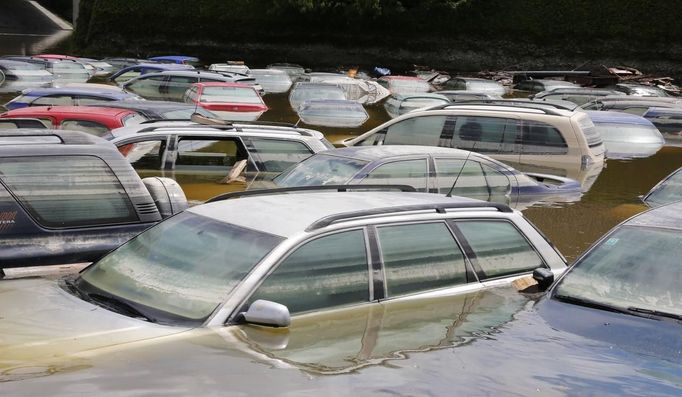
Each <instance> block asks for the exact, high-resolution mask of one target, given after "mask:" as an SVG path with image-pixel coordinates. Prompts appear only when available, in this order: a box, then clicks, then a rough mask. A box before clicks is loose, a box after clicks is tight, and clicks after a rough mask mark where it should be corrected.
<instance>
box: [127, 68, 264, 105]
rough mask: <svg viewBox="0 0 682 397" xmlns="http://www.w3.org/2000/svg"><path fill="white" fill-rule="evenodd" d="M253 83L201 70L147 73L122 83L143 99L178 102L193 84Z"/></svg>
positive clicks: (246, 79)
mask: <svg viewBox="0 0 682 397" xmlns="http://www.w3.org/2000/svg"><path fill="white" fill-rule="evenodd" d="M242 81H244V82H251V81H255V80H254V79H253V78H250V77H249V78H247V77H227V76H224V75H222V74H219V73H213V72H206V71H201V70H169V71H165V72H155V73H147V74H145V75H142V76H139V77H136V78H134V79H131V80H128V81H126V82H125V83H123V85H122V87H123V88H124V89H125V90H126V91H131V92H134V93H136V94H137V95H139V96H141V97H143V98H145V99H154V100H164V101H179V102H181V101H182V100H183V97H184V95H185V92H186V91H187V89H188V88H189V87H190V86H191V85H192V84H194V83H235V82H236V83H238V82H242Z"/></svg>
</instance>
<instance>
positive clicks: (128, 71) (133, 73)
mask: <svg viewBox="0 0 682 397" xmlns="http://www.w3.org/2000/svg"><path fill="white" fill-rule="evenodd" d="M188 69H194V67H192V66H191V65H185V64H177V63H140V64H137V65H132V66H128V67H125V68H123V69H121V70H119V71H117V72H116V73H114V74H112V75H111V76H109V80H111V81H113V82H115V83H116V84H123V83H125V82H126V81H128V80H131V79H134V78H135V77H139V76H142V75H144V74H147V73H156V72H163V71H167V70H188Z"/></svg>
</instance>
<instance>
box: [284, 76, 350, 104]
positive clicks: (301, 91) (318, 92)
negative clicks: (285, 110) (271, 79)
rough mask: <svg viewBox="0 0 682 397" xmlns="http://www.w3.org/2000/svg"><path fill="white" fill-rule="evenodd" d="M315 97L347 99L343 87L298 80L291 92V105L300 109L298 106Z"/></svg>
mask: <svg viewBox="0 0 682 397" xmlns="http://www.w3.org/2000/svg"><path fill="white" fill-rule="evenodd" d="M315 99H331V100H341V101H344V100H346V95H345V93H344V91H343V89H341V87H339V86H337V85H335V84H327V83H309V82H303V81H302V82H298V83H296V84H295V85H294V88H292V89H291V93H290V94H289V105H290V106H291V108H292V109H293V110H294V112H296V111H298V107H299V106H301V104H302V103H303V102H305V101H310V100H315Z"/></svg>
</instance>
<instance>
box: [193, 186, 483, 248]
mask: <svg viewBox="0 0 682 397" xmlns="http://www.w3.org/2000/svg"><path fill="white" fill-rule="evenodd" d="M464 203H469V204H468V205H471V204H470V203H480V204H481V207H487V206H488V205H489V203H487V202H484V201H480V200H474V199H468V198H464V197H446V196H444V195H440V194H429V193H408V192H343V193H338V192H324V191H320V192H313V193H293V194H275V195H262V196H250V197H242V198H239V199H233V200H225V201H217V202H213V203H209V204H203V205H198V206H195V207H192V208H190V209H189V210H187V211H189V212H192V213H195V214H198V215H202V216H206V217H209V218H212V219H215V220H217V221H220V222H225V223H231V224H235V225H238V226H242V227H245V228H249V229H254V230H259V231H262V232H266V233H270V234H274V235H278V236H282V237H290V236H293V235H295V234H297V233H301V232H303V231H305V230H306V229H307V228H309V227H310V226H311V225H313V223H315V222H316V221H319V220H321V219H322V218H325V217H329V216H333V215H337V214H343V213H354V212H358V211H371V210H378V209H386V210H388V212H391V211H390V210H391V209H394V210H395V211H396V212H399V210H400V208H401V207H405V206H410V205H420V204H421V205H437V204H443V205H457V204H464ZM465 205H466V204H465Z"/></svg>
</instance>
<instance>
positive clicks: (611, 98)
mask: <svg viewBox="0 0 682 397" xmlns="http://www.w3.org/2000/svg"><path fill="white" fill-rule="evenodd" d="M596 101H600V102H615V101H618V102H623V101H631V102H665V103H682V98H680V97H665V96H636V95H607V96H605V97H600V98H597V99H595V100H594V102H596Z"/></svg>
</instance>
